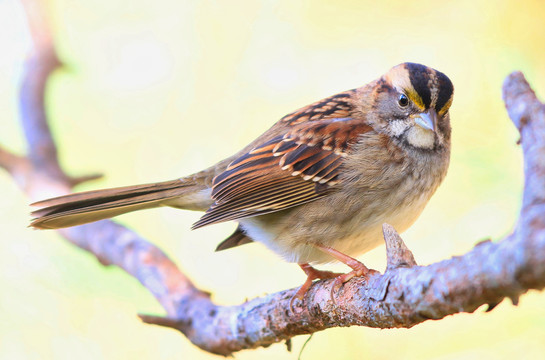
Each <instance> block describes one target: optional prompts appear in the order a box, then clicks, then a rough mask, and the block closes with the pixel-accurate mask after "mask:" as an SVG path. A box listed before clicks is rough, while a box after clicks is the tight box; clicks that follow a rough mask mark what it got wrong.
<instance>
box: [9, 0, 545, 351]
mask: <svg viewBox="0 0 545 360" xmlns="http://www.w3.org/2000/svg"><path fill="white" fill-rule="evenodd" d="M30 4H33V2H30ZM26 7H27V11H28V14H29V18H30V23H31V24H33V23H40V24H42V23H41V22H39V20H35V16H36V14H35V13H36V12H35V11H33V10H34V8H32V7H29V6H26ZM33 28H35V27H33ZM43 29H44V28H41V31H33V34H34V35H35V40H36V44H37V46H36V52H35V53H34V54H33V56H32V57H31V58H30V60H29V62H28V63H27V72H26V76H25V79H24V81H23V84H22V87H21V97H20V106H21V122H22V126H23V128H24V129H25V136H26V139H27V142H28V144H29V150H28V154H27V155H26V156H25V157H21V156H17V155H14V154H12V153H10V152H8V151H7V150H5V149H3V148H0V166H2V167H3V168H5V169H6V170H7V171H8V172H9V173H10V174H11V175H12V176H13V178H14V180H15V181H16V182H17V183H18V184H19V185H20V186H21V188H22V189H23V190H24V191H25V192H26V193H27V194H28V195H29V196H30V198H31V199H33V200H37V199H40V198H43V197H45V196H53V195H62V194H65V193H67V192H69V190H70V188H71V187H72V186H73V185H74V184H75V183H78V182H81V181H84V180H86V179H89V178H93V177H94V176H91V177H84V178H79V179H73V178H71V177H69V176H67V175H65V173H64V172H63V171H62V169H61V167H60V166H59V164H58V161H57V150H56V146H55V143H54V142H53V140H52V137H51V134H50V132H49V127H48V125H47V121H46V116H45V109H44V107H43V105H44V102H43V98H44V91H45V85H46V81H47V78H48V76H49V75H50V73H51V72H52V71H53V70H54V69H55V68H56V67H58V66H59V65H60V62H59V61H58V60H57V57H56V56H55V52H54V50H53V47H52V42H51V39H50V37H49V36H47V35H44V34H43V33H44V32H43ZM38 35H39V36H38ZM44 39H45V40H44ZM503 90H504V100H505V104H506V107H507V111H508V113H509V116H510V117H511V119H512V120H513V122H514V124H515V126H517V128H518V129H519V131H520V133H521V144H522V150H523V153H524V166H525V188H524V198H523V205H522V209H521V212H520V218H519V219H518V222H517V224H516V226H515V230H514V232H513V233H512V234H511V235H509V236H508V237H506V238H505V239H502V240H500V241H498V242H495V243H493V242H491V241H485V242H481V243H479V244H477V245H476V246H475V247H474V248H473V249H472V250H471V251H470V252H468V253H467V254H465V255H463V256H458V257H454V258H452V259H448V260H444V261H441V262H438V263H435V264H431V265H428V266H417V265H416V263H415V261H414V258H413V255H412V253H411V252H410V251H409V250H408V249H407V247H406V246H405V244H404V243H403V241H402V240H401V238H400V236H399V235H398V234H397V233H396V231H395V230H394V229H393V228H392V227H391V226H389V225H386V224H385V225H384V237H385V241H386V246H387V256H388V267H387V270H386V272H385V273H384V274H375V275H372V276H371V277H370V278H369V280H368V281H365V280H363V279H361V278H354V279H352V280H351V281H349V282H348V283H346V284H345V285H344V286H343V287H342V288H341V289H340V290H339V291H338V292H337V293H335V301H336V304H334V303H333V301H332V300H331V298H330V287H331V286H332V284H333V282H332V280H327V281H320V282H317V283H316V284H314V285H313V286H312V288H311V289H310V290H309V292H308V294H307V296H306V297H305V299H304V301H303V302H296V303H295V307H294V312H292V311H290V310H289V309H290V299H291V297H292V296H293V295H294V294H295V291H296V289H290V290H286V291H282V292H279V293H276V294H271V295H268V296H265V297H261V298H257V299H253V300H251V301H248V302H246V303H244V304H241V305H238V306H219V305H216V304H214V303H213V302H212V301H211V300H210V296H209V294H207V293H205V292H202V291H200V290H198V289H197V288H196V287H195V286H194V285H193V284H192V283H191V281H190V280H189V279H188V278H187V277H186V276H184V275H183V274H182V273H181V272H180V271H179V270H178V269H177V267H176V266H175V265H174V263H173V262H172V261H171V260H170V259H169V258H168V257H167V256H166V255H165V254H164V253H163V252H162V251H161V250H159V249H158V248H157V247H155V246H154V245H153V244H151V243H150V242H148V241H146V240H145V239H143V238H142V237H140V236H139V235H138V234H136V233H134V232H133V231H131V230H129V229H127V228H125V227H123V226H120V225H118V224H116V223H114V222H112V221H100V222H97V223H93V224H89V225H83V226H78V227H73V228H69V229H64V230H60V231H59V232H60V234H61V235H62V236H64V237H65V238H66V239H67V240H68V241H70V242H72V243H74V244H76V245H78V246H79V247H81V248H82V249H85V250H87V251H89V252H91V253H93V254H94V255H95V256H96V257H97V258H98V259H99V260H100V262H101V263H103V264H106V265H116V266H119V267H121V268H123V269H124V270H125V271H126V272H127V273H129V274H130V275H132V276H134V277H136V278H137V279H138V280H139V281H140V282H141V283H142V285H143V286H145V287H146V288H147V289H148V290H149V291H150V292H151V293H152V294H153V295H154V296H155V297H156V298H157V300H158V301H159V302H160V303H161V305H162V306H163V307H164V309H165V311H166V317H154V316H145V315H141V318H142V319H143V320H144V321H145V322H147V323H152V324H157V325H162V326H168V327H172V328H175V329H177V330H179V331H181V332H182V333H183V334H184V335H185V336H187V337H188V338H189V340H191V341H192V342H193V343H194V344H195V345H197V346H199V347H200V348H202V349H203V350H206V351H209V352H212V353H216V354H222V355H230V354H232V353H233V352H236V351H239V350H242V349H250V348H256V347H260V346H268V345H270V344H273V343H275V342H279V341H283V340H288V339H290V338H291V337H293V336H296V335H300V334H310V333H313V332H316V331H320V330H324V329H327V328H330V327H339V326H352V325H363V326H370V327H378V328H394V327H406V328H409V327H412V326H414V325H416V324H418V323H421V322H423V321H426V320H429V319H441V318H443V317H445V316H447V315H451V314H455V313H459V312H473V311H475V309H477V308H478V307H480V306H481V305H483V304H488V305H489V310H490V309H492V308H493V307H494V306H495V305H497V304H498V303H499V302H501V301H502V300H503V299H504V298H505V297H508V298H510V299H511V300H512V301H513V303H515V304H516V303H517V301H518V297H519V296H520V295H521V294H523V293H525V292H526V291H528V290H529V289H542V288H543V287H544V286H545V106H544V105H543V104H541V103H540V102H539V101H538V100H537V99H536V97H535V94H534V92H533V91H532V90H531V88H530V86H529V85H528V83H527V82H526V80H525V79H524V76H523V75H522V74H521V73H513V74H511V75H509V76H508V77H507V79H506V80H505V84H504V88H503Z"/></svg>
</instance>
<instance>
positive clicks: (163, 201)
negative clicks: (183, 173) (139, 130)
mask: <svg viewBox="0 0 545 360" xmlns="http://www.w3.org/2000/svg"><path fill="white" fill-rule="evenodd" d="M200 190H202V186H197V185H196V184H195V183H193V182H187V181H184V180H183V179H182V180H180V179H177V180H172V181H165V182H161V183H155V184H144V185H135V186H125V187H119V188H113V189H104V190H93V191H86V192H81V193H75V194H70V195H66V196H60V197H57V198H52V199H47V200H43V201H38V202H35V203H34V204H32V206H39V207H41V209H37V210H35V211H33V212H32V216H33V217H34V219H33V220H32V222H31V224H30V226H31V227H34V228H37V229H57V228H63V227H69V226H75V225H81V224H85V223H89V222H93V221H98V220H102V219H107V218H111V217H114V216H117V215H121V214H124V213H127V212H131V211H136V210H141V209H149V208H154V207H158V206H162V205H169V200H173V199H177V198H180V197H183V196H184V195H189V198H190V199H192V198H194V196H191V195H192V194H194V193H195V192H198V191H200ZM171 202H172V201H171ZM176 204H177V206H178V207H182V208H183V205H184V204H183V201H182V202H181V201H176ZM180 204H181V205H180ZM187 205H188V207H189V208H191V206H192V204H191V203H189V204H187Z"/></svg>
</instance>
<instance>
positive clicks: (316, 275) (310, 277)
mask: <svg viewBox="0 0 545 360" xmlns="http://www.w3.org/2000/svg"><path fill="white" fill-rule="evenodd" d="M298 265H299V267H301V269H302V270H303V271H304V272H305V274H307V280H306V281H305V283H304V284H303V285H301V287H300V288H299V290H297V292H296V293H295V295H293V297H292V298H291V300H290V309H291V311H292V312H293V301H294V300H295V299H298V300H303V297H304V296H305V294H306V293H307V291H308V289H310V286H311V285H312V282H313V281H314V280H316V279H320V280H322V279H332V278H335V277H338V276H342V274H339V273H334V272H332V271H323V270H317V269H315V268H313V267H312V266H310V265H309V264H308V263H304V264H298Z"/></svg>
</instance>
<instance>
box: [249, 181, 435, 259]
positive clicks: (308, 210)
mask: <svg viewBox="0 0 545 360" xmlns="http://www.w3.org/2000/svg"><path fill="white" fill-rule="evenodd" d="M396 193H397V194H393V195H391V196H386V197H384V196H381V201H377V200H375V201H373V200H374V199H371V198H370V199H367V200H368V201H363V202H360V203H359V204H356V203H351V202H349V201H346V199H332V198H328V199H322V200H318V201H316V202H314V203H312V204H306V205H305V207H304V208H303V207H298V208H294V209H290V210H286V212H288V211H289V212H290V213H289V214H287V213H284V214H278V213H273V214H269V215H264V216H257V217H253V218H247V219H242V220H241V221H240V224H241V225H242V227H243V228H244V229H245V231H246V233H247V234H248V236H250V237H251V238H252V239H253V240H255V241H258V242H261V243H263V244H265V245H266V246H267V247H268V248H270V249H271V250H273V251H274V252H276V253H278V254H279V255H281V256H282V257H283V258H284V259H285V260H287V261H289V262H296V263H327V262H331V261H333V260H334V259H333V258H332V257H331V256H330V255H328V254H325V253H324V252H322V251H321V250H319V249H318V248H316V247H315V246H314V244H320V245H323V246H329V247H332V248H334V249H336V250H338V251H340V252H342V253H345V254H347V255H350V256H358V255H361V254H363V253H365V252H367V251H369V250H371V249H373V248H375V247H377V246H378V245H380V244H381V243H382V242H383V241H384V240H383V237H382V224H383V223H389V224H391V225H392V226H394V228H396V230H398V231H399V232H402V231H404V230H406V229H407V228H408V227H409V226H410V225H412V223H413V222H414V221H415V220H416V219H417V217H418V216H419V215H420V213H421V212H422V210H423V209H424V206H425V205H426V203H427V202H428V200H429V198H430V196H431V193H432V192H429V193H427V192H424V193H421V194H419V195H418V196H413V197H407V193H405V192H403V191H400V192H396ZM320 202H322V203H320ZM324 203H326V204H329V205H330V206H324ZM309 205H312V206H309ZM339 206H345V207H348V208H349V209H350V210H349V211H339V210H338V209H339ZM310 214H313V215H310Z"/></svg>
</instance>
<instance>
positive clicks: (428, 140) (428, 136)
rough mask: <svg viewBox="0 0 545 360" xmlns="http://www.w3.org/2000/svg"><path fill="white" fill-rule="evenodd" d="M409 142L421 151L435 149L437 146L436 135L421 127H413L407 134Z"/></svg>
mask: <svg viewBox="0 0 545 360" xmlns="http://www.w3.org/2000/svg"><path fill="white" fill-rule="evenodd" d="M407 141H408V142H409V144H411V145H412V146H414V147H417V148H421V149H433V147H434V146H435V133H434V132H433V131H429V130H425V129H422V128H421V127H420V126H418V125H417V126H413V127H411V128H410V129H409V131H408V132H407Z"/></svg>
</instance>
